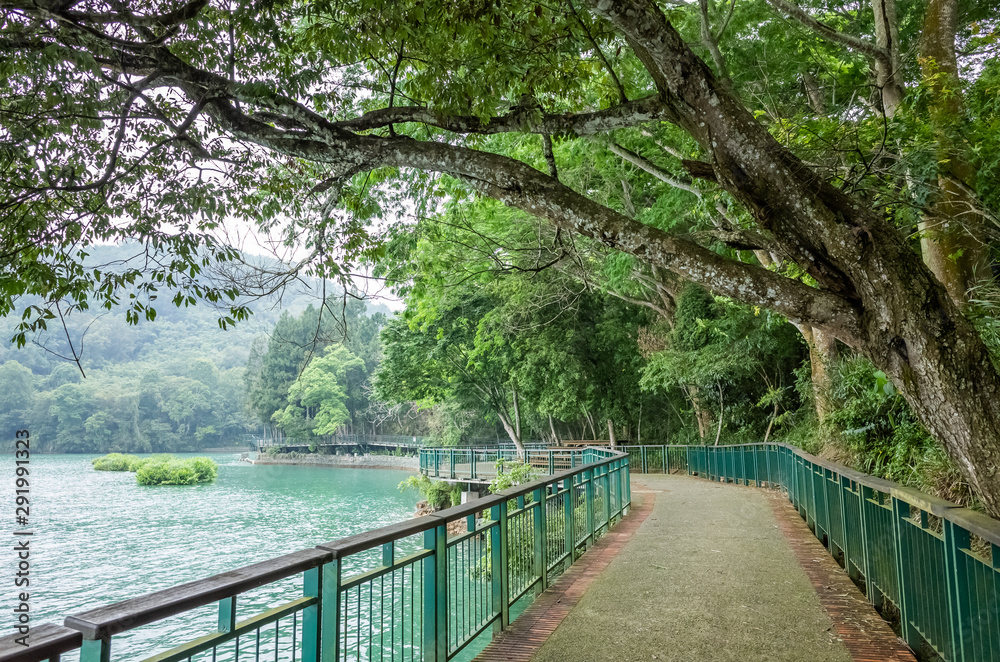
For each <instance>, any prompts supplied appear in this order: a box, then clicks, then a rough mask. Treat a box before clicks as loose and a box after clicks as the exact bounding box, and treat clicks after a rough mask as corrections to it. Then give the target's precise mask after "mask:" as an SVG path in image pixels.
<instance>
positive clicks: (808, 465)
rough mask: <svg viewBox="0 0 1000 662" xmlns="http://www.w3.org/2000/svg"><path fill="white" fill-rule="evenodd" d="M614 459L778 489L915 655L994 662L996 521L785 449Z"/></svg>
mask: <svg viewBox="0 0 1000 662" xmlns="http://www.w3.org/2000/svg"><path fill="white" fill-rule="evenodd" d="M619 450H621V451H623V452H625V453H626V454H627V455H628V457H629V463H630V469H631V471H632V472H634V473H637V474H638V473H685V474H690V475H696V476H701V477H704V478H707V479H709V480H714V481H723V482H731V483H738V484H742V485H753V486H757V487H763V486H765V485H766V486H768V487H772V488H780V489H783V490H784V491H785V492H787V494H788V499H789V500H790V501H791V502H792V504H793V505H794V506H795V507H796V508H797V509H798V511H799V514H800V515H801V516H802V518H803V519H804V520H805V521H806V523H807V524H808V525H809V527H810V528H811V529H812V530H813V532H814V533H815V535H816V537H817V538H818V539H819V540H820V541H822V542H823V544H824V545H825V546H826V547H827V549H828V550H829V551H830V553H831V554H832V555H833V556H834V558H836V559H837V561H838V562H839V563H840V564H841V566H843V567H844V568H845V569H846V570H847V572H848V573H849V574H850V575H851V577H852V578H853V579H855V581H857V582H858V583H859V585H861V586H863V588H864V590H865V592H866V594H867V597H868V599H869V600H870V601H871V602H872V604H874V605H875V606H876V607H879V608H881V607H883V606H885V605H886V604H887V603H888V604H891V605H893V606H894V607H895V610H896V611H897V612H898V613H899V621H900V624H901V631H902V632H901V633H902V635H903V638H904V639H905V640H906V642H907V643H908V644H909V645H910V646H911V648H913V649H914V650H921V649H923V648H924V647H925V646H929V647H930V648H931V649H933V650H934V651H935V652H936V653H937V654H938V655H940V656H941V657H942V658H944V659H945V660H947V661H948V662H1000V522H998V521H997V520H995V519H992V518H990V517H987V516H986V515H983V514H982V513H978V512H975V511H972V510H969V509H966V508H960V507H958V506H957V505H955V504H953V503H950V502H948V501H945V500H943V499H938V498H936V497H932V496H930V495H928V494H924V493H922V492H919V491H917V490H914V489H911V488H907V487H904V486H901V485H898V484H896V483H892V482H890V481H886V480H882V479H880V478H876V477H874V476H868V475H865V474H862V473H859V472H857V471H854V470H852V469H849V468H847V467H844V466H842V465H839V464H836V463H834V462H829V461H826V460H823V459H820V458H818V457H815V456H813V455H810V454H809V453H806V452H804V451H802V450H800V449H797V448H794V447H792V446H788V445H786V444H779V443H767V444H746V445H740V446H675V445H645V446H622V447H619ZM567 453H571V452H570V451H563V450H559V449H555V450H552V451H549V452H546V451H532V452H529V453H528V458H529V461H530V462H531V463H532V464H535V465H539V464H544V463H545V462H549V463H550V464H551V463H552V462H556V463H558V464H559V465H560V466H562V464H564V463H565V462H566V461H567V460H565V459H564V458H566V457H570V460H568V461H569V462H574V461H579V460H577V459H576V457H577V456H574V455H569V456H567ZM490 457H492V456H490V455H488V454H487V452H485V451H479V450H473V449H465V450H464V451H461V450H442V449H438V450H427V451H424V452H422V453H421V469H422V470H423V471H424V472H425V473H427V474H428V475H436V476H446V477H448V478H457V479H461V478H463V477H466V476H468V477H472V476H476V475H477V471H478V474H479V476H481V477H488V476H489V472H490V471H491V469H490V467H491V466H492V465H491V464H490V463H489V462H488V461H487V460H488V459H489V458H490ZM493 459H494V462H495V458H493ZM581 459H582V457H581ZM484 468H485V471H484ZM470 470H471V471H470Z"/></svg>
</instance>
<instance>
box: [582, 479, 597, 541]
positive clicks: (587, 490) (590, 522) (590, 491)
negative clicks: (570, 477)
mask: <svg viewBox="0 0 1000 662" xmlns="http://www.w3.org/2000/svg"><path fill="white" fill-rule="evenodd" d="M583 475H584V480H586V481H587V482H586V485H585V486H584V498H585V499H586V500H587V538H586V540H585V541H584V545H585V546H586V548H587V549H590V546H591V545H593V544H594V470H593V469H587V470H586V471H584V472H583Z"/></svg>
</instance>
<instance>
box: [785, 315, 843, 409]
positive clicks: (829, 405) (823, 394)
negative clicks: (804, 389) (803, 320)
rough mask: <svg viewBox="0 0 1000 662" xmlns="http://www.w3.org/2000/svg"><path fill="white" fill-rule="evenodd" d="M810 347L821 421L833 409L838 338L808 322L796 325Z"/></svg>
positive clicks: (815, 403)
mask: <svg viewBox="0 0 1000 662" xmlns="http://www.w3.org/2000/svg"><path fill="white" fill-rule="evenodd" d="M795 326H796V327H797V328H798V330H799V332H800V333H801V334H802V337H803V338H804V339H805V341H806V346H808V347H809V368H810V374H811V381H812V387H813V404H814V406H815V408H816V418H817V419H819V422H820V423H823V421H824V420H826V417H827V415H828V414H829V413H830V412H831V411H832V410H833V402H832V401H831V391H832V388H833V376H832V374H831V371H832V370H833V368H834V367H835V363H836V361H837V338H836V337H834V335H833V334H831V333H828V332H827V331H824V330H823V329H816V328H813V327H811V326H809V325H806V324H796V325H795Z"/></svg>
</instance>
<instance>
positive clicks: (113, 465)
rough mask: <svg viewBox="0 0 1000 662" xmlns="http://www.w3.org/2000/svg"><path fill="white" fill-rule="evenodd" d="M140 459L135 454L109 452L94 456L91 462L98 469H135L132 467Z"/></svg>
mask: <svg viewBox="0 0 1000 662" xmlns="http://www.w3.org/2000/svg"><path fill="white" fill-rule="evenodd" d="M138 461H139V458H137V457H136V456H135V455H124V454H122V453H108V454H107V455H105V456H104V457H98V458H94V460H93V461H92V462H91V463H92V464H93V465H94V469H96V470H97V471H135V469H133V468H132V467H133V466H135V465H136V463H137V462H138Z"/></svg>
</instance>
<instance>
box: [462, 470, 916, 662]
mask: <svg viewBox="0 0 1000 662" xmlns="http://www.w3.org/2000/svg"><path fill="white" fill-rule="evenodd" d="M632 498H633V501H635V502H637V507H636V508H635V509H634V515H638V516H639V517H637V518H636V519H637V520H638V521H636V522H635V523H634V524H632V525H631V526H629V520H630V519H631V516H630V517H629V518H626V520H625V521H624V522H623V523H622V524H621V525H619V527H624V528H625V529H626V530H623V531H621V532H620V533H621V535H619V536H617V540H616V539H615V538H616V537H615V536H608V537H606V538H612V540H607V541H606V542H605V541H602V543H600V544H598V545H597V546H595V548H594V549H592V550H591V551H589V552H588V553H587V554H585V555H584V557H583V558H582V559H581V561H580V562H578V565H581V568H580V570H578V571H577V573H578V576H577V577H574V576H569V577H565V578H562V579H560V581H559V582H557V583H556V584H555V585H554V586H553V587H552V589H550V591H547V592H546V594H543V596H541V597H540V598H539V600H536V603H535V604H534V605H532V607H531V608H529V610H528V611H527V612H525V614H524V615H522V617H521V618H522V619H523V618H526V617H527V619H528V620H526V621H525V622H524V623H523V624H520V627H518V626H519V623H518V622H517V621H515V623H514V627H512V628H511V629H510V630H509V631H508V632H506V633H504V635H503V636H501V637H500V638H498V639H497V640H495V641H494V643H493V644H491V645H490V646H489V647H488V648H487V649H486V650H485V651H484V652H483V654H482V657H481V658H480V659H483V660H489V659H505V660H521V659H525V660H526V659H532V660H535V661H537V662H566V661H567V660H574V661H578V662H589V661H591V660H593V661H595V662H596V661H598V660H601V661H604V660H621V661H630V660H657V661H658V662H659V661H663V660H665V661H674V660H676V661H677V662H681V661H683V662H692V661H698V660H711V661H713V662H716V661H717V662H727V661H733V662H736V661H740V662H755V661H762V662H763V661H764V660H767V661H769V662H770V661H777V662H781V661H787V662H852V660H854V661H858V660H869V659H872V660H899V661H901V662H902V661H904V660H907V661H911V660H913V657H912V655H910V654H909V652H908V650H907V649H905V647H904V646H902V644H901V642H900V641H899V640H898V639H897V638H896V637H895V636H894V635H893V634H892V631H891V630H890V629H889V627H888V626H887V625H886V624H885V623H884V622H883V621H881V619H880V618H879V617H878V615H877V614H875V612H874V610H872V609H871V607H870V606H869V605H868V603H867V602H865V601H864V598H863V597H860V600H858V599H857V598H858V597H859V596H860V593H858V592H857V589H856V588H854V586H853V584H851V582H850V580H849V579H847V577H846V575H843V573H842V572H841V571H840V570H839V568H837V566H836V563H835V562H834V561H833V560H832V559H830V557H829V556H828V555H827V556H826V558H825V561H826V562H827V563H828V564H832V568H831V567H830V565H827V566H826V567H825V568H822V569H820V570H817V569H816V568H814V567H813V564H815V563H822V562H823V561H824V559H823V556H824V554H825V553H824V552H823V548H822V546H821V545H820V543H819V542H818V541H816V540H815V538H812V536H811V533H810V532H809V531H808V529H806V528H805V526H804V524H802V525H801V527H797V526H796V523H795V521H794V520H796V519H798V514H797V513H796V512H795V511H794V510H793V509H792V508H791V506H789V505H788V504H787V502H785V503H784V504H782V503H781V501H782V499H781V497H780V496H778V495H777V494H776V493H773V492H768V491H765V490H760V489H756V488H749V487H741V486H736V485H731V484H729V485H727V484H719V483H712V482H709V481H706V480H704V479H700V478H693V477H689V476H653V475H644V476H641V477H638V478H634V479H633V482H632ZM640 499H641V500H643V502H644V503H639V501H640ZM650 506H651V507H650ZM642 515H645V518H644V519H643V518H642ZM799 523H801V520H799ZM619 527H616V529H615V530H614V531H617V530H618V528H619ZM628 529H631V531H629V530H628ZM614 531H613V532H614ZM623 536H630V537H625V539H623ZM810 540H811V541H812V545H810V542H809V541H810ZM616 542H617V544H615V543H616ZM612 546H614V547H617V548H618V549H615V550H614V551H615V552H617V553H616V554H611V553H610V552H609V551H608V550H609V548H610V547H612ZM591 555H594V558H593V560H592V561H591V563H590V568H589V570H588V569H587V567H586V565H585V564H586V563H587V561H588V559H587V557H588V556H591ZM599 557H600V558H599ZM595 562H597V564H598V565H597V566H596V567H595V566H594V563H595ZM802 564H805V565H806V567H808V568H809V569H810V573H809V574H807V573H806V572H805V571H804V570H803V565H802ZM602 566H603V567H602ZM574 568H576V566H574ZM570 572H572V569H571V571H570ZM837 573H840V574H839V575H838V574H837ZM567 574H568V573H567ZM584 575H586V577H585V578H586V580H587V581H586V584H587V585H588V586H587V587H586V592H583V591H582V590H581V589H580V588H579V587H577V588H576V589H573V588H572V587H571V586H570V587H569V590H567V588H568V586H567V585H565V584H566V582H569V583H572V582H577V581H579V580H580V579H581V577H583V576H584ZM564 580H566V581H565V582H564ZM560 582H563V584H560ZM843 582H846V584H844V583H843ZM852 590H853V591H854V592H855V593H857V596H852V595H850V592H851V591H852ZM560 591H561V592H562V594H563V595H561V596H560V595H557V594H558V593H559V592H560ZM550 594H551V595H550ZM547 595H548V597H547V598H546V596H547ZM564 600H568V601H569V602H571V603H572V605H566V604H563V602H564ZM845 605H847V607H845ZM570 607H572V608H570ZM556 617H558V618H556ZM531 619H534V620H531ZM520 620H521V619H518V621H520ZM543 630H544V631H543ZM550 633H551V634H550ZM859 638H860V639H863V641H860V640H859ZM845 640H846V643H845ZM848 644H850V645H848ZM869 654H870V655H872V657H869Z"/></svg>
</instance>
